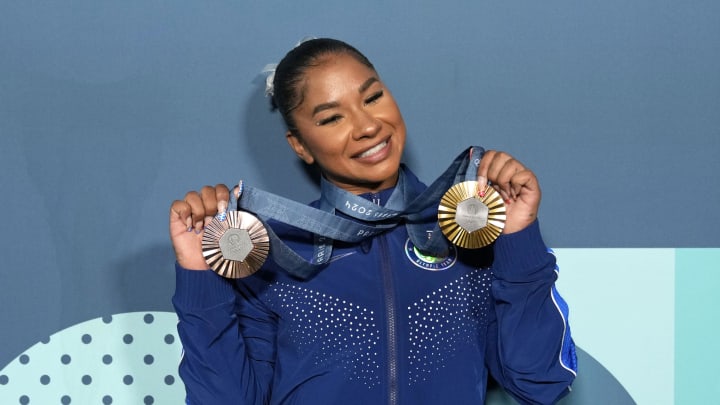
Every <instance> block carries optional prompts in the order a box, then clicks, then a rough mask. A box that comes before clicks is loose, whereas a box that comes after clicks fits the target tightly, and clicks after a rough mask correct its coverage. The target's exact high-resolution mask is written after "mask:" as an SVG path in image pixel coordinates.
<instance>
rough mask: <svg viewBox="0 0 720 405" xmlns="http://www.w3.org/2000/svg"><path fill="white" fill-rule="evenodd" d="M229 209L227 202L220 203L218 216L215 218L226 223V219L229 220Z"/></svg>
mask: <svg viewBox="0 0 720 405" xmlns="http://www.w3.org/2000/svg"><path fill="white" fill-rule="evenodd" d="M227 207H228V203H227V201H220V202H218V213H217V215H215V218H217V219H218V220H220V221H224V220H225V218H227Z"/></svg>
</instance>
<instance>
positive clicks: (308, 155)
mask: <svg viewBox="0 0 720 405" xmlns="http://www.w3.org/2000/svg"><path fill="white" fill-rule="evenodd" d="M316 63H317V66H315V67H313V68H310V69H308V70H307V71H306V72H305V75H304V81H303V83H302V84H301V86H302V88H303V92H304V94H305V96H304V97H303V103H302V104H300V105H299V106H298V107H297V108H296V109H295V110H294V111H293V112H292V115H293V118H294V122H295V128H294V129H292V130H288V133H287V139H288V142H289V143H290V146H291V147H292V148H293V150H295V153H297V155H298V156H299V157H300V158H301V159H302V160H304V161H305V162H306V163H308V164H313V163H317V165H318V166H319V167H320V170H321V171H322V173H323V174H324V175H325V177H326V179H327V180H329V181H330V182H332V183H333V184H335V185H336V186H338V187H340V188H342V189H344V190H347V191H349V192H352V193H355V194H362V193H366V192H377V191H379V190H383V189H386V188H388V187H391V186H393V185H395V182H396V181H397V176H398V167H399V166H400V158H401V157H402V152H403V148H404V146H405V122H404V121H403V118H402V115H401V114H400V110H399V108H398V106H397V104H396V103H395V99H394V98H393V97H392V94H391V93H390V91H389V90H388V89H387V87H386V86H385V85H384V84H383V83H382V81H380V79H379V78H378V77H377V73H376V72H375V70H374V69H372V68H369V67H367V66H366V65H364V64H362V63H360V62H358V60H357V58H354V57H352V56H350V55H349V54H340V55H334V56H333V55H328V56H325V57H323V58H321V59H319V60H318V61H317V62H316Z"/></svg>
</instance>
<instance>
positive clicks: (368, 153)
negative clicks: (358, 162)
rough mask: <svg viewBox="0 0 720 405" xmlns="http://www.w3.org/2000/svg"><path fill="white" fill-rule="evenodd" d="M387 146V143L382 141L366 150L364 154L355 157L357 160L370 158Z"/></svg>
mask: <svg viewBox="0 0 720 405" xmlns="http://www.w3.org/2000/svg"><path fill="white" fill-rule="evenodd" d="M387 144H388V143H387V141H382V142H380V143H379V144H377V145H375V146H373V147H372V148H370V149H368V150H366V151H365V152H363V153H361V154H359V155H358V156H357V157H358V158H359V159H363V158H366V157H370V156H372V155H374V154H376V153H378V152H380V151H381V150H383V149H384V148H385V147H386V146H387Z"/></svg>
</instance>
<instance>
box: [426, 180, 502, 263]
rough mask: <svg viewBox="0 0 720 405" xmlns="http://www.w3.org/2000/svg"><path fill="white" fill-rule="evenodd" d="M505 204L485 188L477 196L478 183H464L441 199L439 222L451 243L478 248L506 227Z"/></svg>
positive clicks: (498, 234)
mask: <svg viewBox="0 0 720 405" xmlns="http://www.w3.org/2000/svg"><path fill="white" fill-rule="evenodd" d="M505 218H506V216H505V203H504V202H503V199H502V197H501V196H500V194H499V193H498V192H497V191H496V190H495V189H494V188H492V187H487V189H486V191H485V196H484V197H480V196H479V195H478V182H477V181H465V182H462V183H458V184H456V185H454V186H452V187H451V188H450V190H448V191H447V192H446V193H445V195H443V197H442V199H441V200H440V206H439V207H438V223H439V224H440V230H442V232H443V233H444V234H445V236H447V238H448V239H449V240H450V242H452V244H454V245H457V246H460V247H463V248H467V249H477V248H481V247H483V246H487V245H489V244H491V243H493V242H494V241H495V239H497V237H498V236H500V233H501V232H502V230H503V228H505Z"/></svg>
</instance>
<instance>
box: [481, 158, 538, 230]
mask: <svg viewBox="0 0 720 405" xmlns="http://www.w3.org/2000/svg"><path fill="white" fill-rule="evenodd" d="M488 181H489V182H490V184H491V187H493V188H494V189H495V190H497V192H498V193H500V196H501V197H502V199H503V200H504V201H505V209H506V215H507V219H506V220H505V228H504V229H503V233H504V234H509V233H513V232H518V231H520V230H522V229H525V227H527V226H528V225H530V224H531V223H532V222H533V221H535V220H536V219H537V215H538V209H539V207H540V198H541V192H540V184H539V183H538V179H537V177H535V173H533V172H532V171H531V170H530V169H528V168H526V167H525V166H524V165H523V164H522V163H520V162H519V161H517V160H515V158H513V157H512V156H510V155H509V154H507V153H505V152H499V151H494V150H488V151H486V152H485V154H484V155H483V157H482V160H481V161H480V166H479V167H478V183H479V184H478V186H479V189H480V190H484V189H485V186H486V185H487V183H488Z"/></svg>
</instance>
